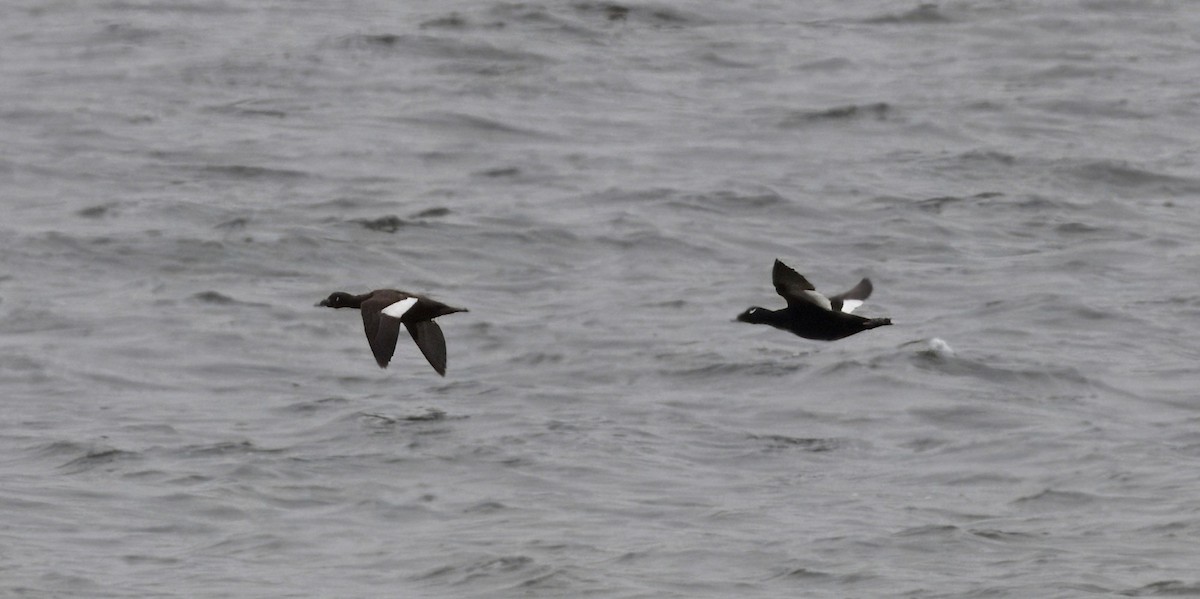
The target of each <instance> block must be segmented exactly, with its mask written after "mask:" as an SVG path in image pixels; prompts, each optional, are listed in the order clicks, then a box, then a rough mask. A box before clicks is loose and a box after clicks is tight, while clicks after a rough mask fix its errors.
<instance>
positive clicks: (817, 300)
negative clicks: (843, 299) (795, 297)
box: [804, 289, 833, 311]
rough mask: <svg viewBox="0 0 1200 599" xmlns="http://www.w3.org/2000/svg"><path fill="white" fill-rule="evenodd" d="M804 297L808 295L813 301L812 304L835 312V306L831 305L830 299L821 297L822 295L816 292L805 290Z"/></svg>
mask: <svg viewBox="0 0 1200 599" xmlns="http://www.w3.org/2000/svg"><path fill="white" fill-rule="evenodd" d="M804 295H807V296H808V299H809V301H811V302H812V303H814V304H816V305H818V306H820V307H822V308H825V309H826V310H830V311H832V310H833V304H831V303H829V298H827V297H825V296H823V295H821V294H820V293H817V292H816V291H813V290H811V289H809V290H805V292H804Z"/></svg>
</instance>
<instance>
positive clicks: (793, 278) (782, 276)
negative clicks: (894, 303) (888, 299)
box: [737, 259, 892, 341]
mask: <svg viewBox="0 0 1200 599" xmlns="http://www.w3.org/2000/svg"><path fill="white" fill-rule="evenodd" d="M771 279H772V281H774V283H775V291H776V292H778V293H779V295H781V296H783V299H785V300H787V304H788V305H787V307H786V308H783V309H781V310H768V309H766V308H760V307H758V306H754V307H752V308H750V309H749V310H746V311H745V312H742V313H741V314H739V315H738V317H737V319H738V320H740V321H741V322H748V323H751V324H769V325H771V326H773V327H775V328H777V329H783V330H785V331H789V332H791V333H794V334H796V335H799V336H801V337H804V338H805V339H817V340H820V341H834V340H837V339H842V338H843V337H849V336H850V335H853V334H855V333H859V332H862V331H865V330H867V329H873V328H875V327H881V326H884V325H888V324H892V319H890V318H863V317H861V316H856V315H854V314H851V313H850V312H851V311H853V310H854V309H855V308H857V307H859V306H861V305H862V303H863V300H866V299H867V297H868V296H870V295H871V290H872V289H873V287H872V286H871V280H870V279H863V280H861V281H859V282H858V284H857V285H855V286H854V288H852V289H851V290H849V291H847V292H845V293H839V294H837V295H834V296H832V297H825V296H824V295H821V294H820V293H818V292H817V290H816V288H815V287H813V284H812V283H809V282H808V279H805V278H804V275H801V274H800V273H798V272H796V271H794V270H792V269H791V268H789V267H788V266H787V265H786V264H784V263H783V262H780V261H779V260H778V259H776V260H775V268H774V270H772V271H771Z"/></svg>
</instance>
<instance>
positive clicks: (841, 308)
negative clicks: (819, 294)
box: [829, 279, 875, 314]
mask: <svg viewBox="0 0 1200 599" xmlns="http://www.w3.org/2000/svg"><path fill="white" fill-rule="evenodd" d="M873 289H875V288H874V287H873V286H871V279H863V280H861V281H859V282H858V284H857V285H855V286H854V287H852V288H851V289H850V290H849V291H845V292H842V293H839V294H837V295H835V296H832V297H830V298H829V302H830V304H831V305H832V306H833V310H834V311H835V312H845V313H846V314H849V313H851V312H853V311H854V309H855V308H857V307H859V306H861V305H863V302H864V301H866V300H867V298H868V297H871V291H872V290H873Z"/></svg>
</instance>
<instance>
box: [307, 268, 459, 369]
mask: <svg viewBox="0 0 1200 599" xmlns="http://www.w3.org/2000/svg"><path fill="white" fill-rule="evenodd" d="M317 305H318V306H325V307H327V308H358V309H359V310H360V311H361V312H362V319H363V329H364V330H365V331H366V333H367V343H369V344H370V345H371V352H372V353H374V354H375V361H376V362H378V363H379V367H380V368H387V365H388V362H389V361H390V360H391V359H392V354H393V353H395V351H396V337H397V336H399V334H400V325H401V324H403V325H404V328H406V329H408V334H409V335H412V338H413V341H416V342H417V347H419V348H421V353H422V354H425V359H426V360H429V365H430V366H433V369H434V370H436V371H437V373H438V374H440V375H442V376H446V338H445V337H443V336H442V329H441V327H439V326H438V325H437V323H436V322H434V321H433V319H434V318H437V317H438V316H445V315H447V314H453V313H455V312H466V311H467V309H466V308H454V307H451V306H447V305H446V304H443V303H442V302H439V301H437V300H432V299H429V298H427V297H425V296H422V295H416V294H413V293H408V292H406V291H397V290H395V289H376V290H375V291H372V292H370V293H364V294H363V295H351V294H349V293H346V292H344V291H337V292H334V293H332V294H330V295H329V297H327V298H325V299H323V300H321V301H320V303H318V304H317Z"/></svg>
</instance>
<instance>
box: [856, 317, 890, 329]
mask: <svg viewBox="0 0 1200 599" xmlns="http://www.w3.org/2000/svg"><path fill="white" fill-rule="evenodd" d="M889 324H892V319H890V318H872V319H870V320H868V321H866V322H864V323H863V328H864V329H873V328H875V327H881V326H884V325H889Z"/></svg>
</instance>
